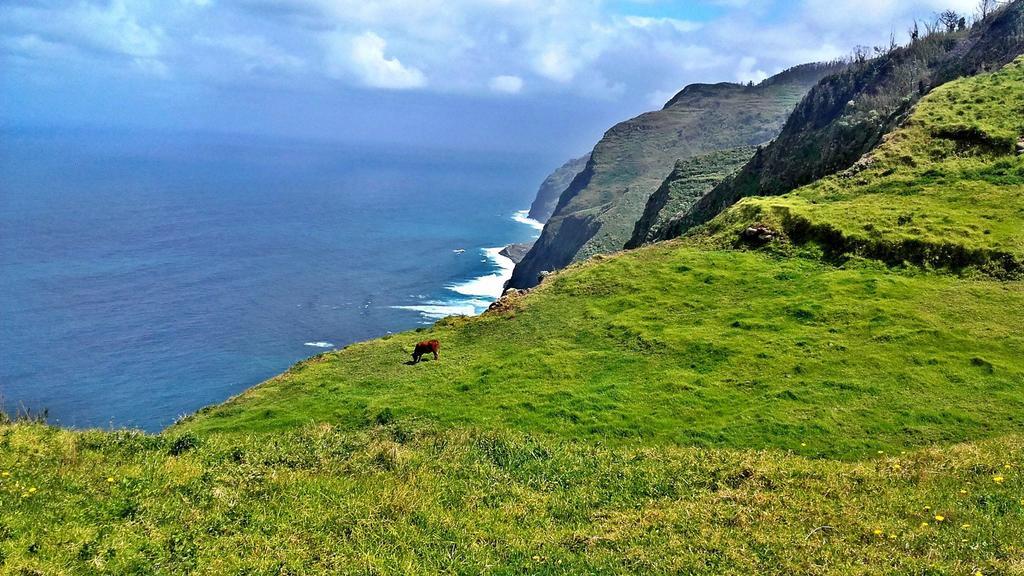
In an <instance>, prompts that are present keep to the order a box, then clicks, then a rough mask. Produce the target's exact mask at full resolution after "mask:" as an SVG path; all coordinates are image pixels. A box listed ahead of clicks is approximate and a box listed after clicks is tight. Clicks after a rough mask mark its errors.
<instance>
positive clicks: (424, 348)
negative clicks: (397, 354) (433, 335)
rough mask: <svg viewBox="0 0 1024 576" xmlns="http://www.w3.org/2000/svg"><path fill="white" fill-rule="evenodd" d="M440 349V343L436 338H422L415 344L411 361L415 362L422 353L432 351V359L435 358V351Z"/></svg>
mask: <svg viewBox="0 0 1024 576" xmlns="http://www.w3.org/2000/svg"><path fill="white" fill-rule="evenodd" d="M440 349H441V343H440V342H438V341H437V340H424V341H423V342H420V343H419V344H417V345H416V350H413V353H412V363H413V364H416V363H418V362H419V361H420V358H421V357H422V356H423V355H424V354H428V353H430V352H433V353H434V360H437V352H438V350H440Z"/></svg>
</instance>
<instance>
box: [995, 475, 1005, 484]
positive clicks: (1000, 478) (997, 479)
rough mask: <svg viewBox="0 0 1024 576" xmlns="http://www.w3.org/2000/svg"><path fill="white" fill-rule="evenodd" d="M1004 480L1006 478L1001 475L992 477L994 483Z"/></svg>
mask: <svg viewBox="0 0 1024 576" xmlns="http://www.w3.org/2000/svg"><path fill="white" fill-rule="evenodd" d="M1004 480H1006V478H1003V477H1002V476H995V477H993V478H992V481H993V482H995V483H996V484H1002V483H1003V481H1004Z"/></svg>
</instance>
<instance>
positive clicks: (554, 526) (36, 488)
mask: <svg viewBox="0 0 1024 576" xmlns="http://www.w3.org/2000/svg"><path fill="white" fill-rule="evenodd" d="M192 444H198V447H194V448H191V449H189V446H190V445H192ZM0 448H2V449H0V471H3V472H2V473H0V511H2V512H0V572H2V573H5V574H48V575H57V574H94V573H95V574H101V573H102V574H119V575H122V574H187V573H198V574H268V575H269V574H321V573H331V574H338V573H342V574H437V573H458V574H480V573H495V574H613V573H615V574H627V573H629V574H641V573H642V574H679V573H685V574H823V573H856V574H894V573H900V574H965V575H966V574H974V573H975V572H976V571H980V572H981V573H982V574H986V575H987V574H1020V573H1022V572H1024V560H1022V559H1024V530H1021V527H1022V526H1024V502H1022V498H1024V476H1022V474H1021V470H1022V469H1024V440H1022V439H1021V437H1019V436H1017V437H1003V438H1001V439H999V440H994V441H989V442H982V443H977V444H972V445H969V446H958V447H952V448H944V449H941V450H940V449H932V450H924V451H919V452H912V453H908V454H905V455H900V454H890V455H886V456H884V457H878V458H877V459H874V460H871V461H867V462H859V463H843V462H838V461H833V460H807V459H805V458H802V457H799V456H795V455H792V454H788V453H785V452H781V451H767V452H753V451H732V450H700V449H694V448H676V447H671V448H636V449H632V448H631V449H614V450H613V449H608V448H603V447H601V446H597V445H588V444H581V443H567V442H562V441H556V440H551V439H530V438H524V437H522V436H521V435H508V434H466V433H461V432H445V433H422V432H420V433H416V432H411V431H410V430H409V429H407V428H402V427H397V426H394V425H391V426H387V427H380V428H376V429H374V430H372V431H369V432H365V433H344V432H339V431H337V430H334V429H331V428H330V427H325V426H310V427H306V428H304V429H302V430H297V431H289V432H283V433H281V434H279V435H274V436H272V437H268V436H266V435H257V436H251V437H245V438H242V437H227V436H218V435H214V436H209V437H202V438H199V439H191V438H189V437H184V438H174V437H169V436H168V435H164V436H161V437H152V436H149V437H147V436H142V435H137V434H129V433H103V432H86V433H74V432H67V431H61V430H56V429H53V428H46V427H43V426H38V425H13V426H0ZM172 453H174V454H177V455H172ZM3 473H7V474H10V475H9V476H2V474H3ZM108 479H109V481H108ZM936 515H938V516H941V517H942V518H943V521H942V522H938V521H936V519H935V517H936ZM924 524H927V525H924Z"/></svg>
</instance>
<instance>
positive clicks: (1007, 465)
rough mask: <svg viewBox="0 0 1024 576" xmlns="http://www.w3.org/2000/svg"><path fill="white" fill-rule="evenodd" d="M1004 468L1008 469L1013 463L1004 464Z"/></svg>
mask: <svg viewBox="0 0 1024 576" xmlns="http://www.w3.org/2000/svg"><path fill="white" fill-rule="evenodd" d="M1003 468H1006V469H1007V470H1009V469H1011V468H1013V464H1006V465H1004V466H1003Z"/></svg>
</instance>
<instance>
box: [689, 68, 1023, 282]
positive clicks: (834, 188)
mask: <svg viewBox="0 0 1024 576" xmlns="http://www.w3.org/2000/svg"><path fill="white" fill-rule="evenodd" d="M1022 137H1024V58H1018V59H1017V60H1016V61H1014V62H1013V63H1011V64H1009V65H1007V66H1006V67H1005V68H1004V69H1003V70H1002V71H1000V72H999V73H998V74H992V75H987V76H981V77H978V78H975V79H972V80H971V81H958V82H953V83H950V84H947V85H945V86H943V87H941V88H938V89H936V90H935V91H934V92H932V93H931V94H929V95H928V96H927V97H926V98H924V99H923V100H922V101H921V103H920V105H919V106H918V107H917V109H916V111H915V113H914V115H913V117H912V118H911V119H910V120H909V121H908V122H907V123H906V124H905V125H904V126H903V127H902V128H900V129H899V130H897V131H895V132H894V133H892V134H890V135H889V136H888V137H887V138H886V142H885V143H884V144H882V145H881V146H880V147H879V148H878V149H877V150H875V151H874V152H873V153H872V154H871V155H870V156H867V157H865V158H864V159H862V160H861V161H860V162H859V163H858V164H857V165H856V166H854V167H853V168H851V169H850V170H847V171H845V172H843V173H840V174H838V175H836V176H833V177H829V178H825V179H823V180H820V181H818V182H816V183H814V184H812V185H810V186H806V187H804V188H800V189H798V190H796V191H795V192H793V193H791V194H787V195H785V196H780V197H765V198H750V199H747V200H744V201H743V202H741V203H740V204H739V205H737V207H736V208H735V209H734V210H733V213H732V214H726V215H724V216H723V217H722V218H720V219H718V220H717V221H715V222H713V223H712V224H711V225H710V226H709V227H708V228H709V230H711V231H714V233H716V234H721V232H719V230H726V229H728V228H729V227H733V228H735V227H736V226H737V225H739V226H744V225H746V224H747V223H749V222H753V221H761V222H772V223H776V224H775V227H776V228H778V229H779V231H780V232H784V233H785V234H786V235H787V236H788V237H789V239H790V240H792V241H795V242H808V241H810V242H814V243H817V244H820V245H821V246H822V247H823V248H824V249H825V250H826V251H828V252H829V255H830V256H832V257H837V256H845V255H849V254H855V255H862V256H868V257H872V258H877V259H881V260H885V261H888V262H889V263H893V264H898V263H901V262H903V261H909V262H913V263H916V264H923V265H927V266H931V267H947V268H953V269H963V268H977V269H979V270H980V271H982V272H985V273H988V274H991V275H995V276H999V277H1018V276H1020V274H1021V272H1022V267H1024V225H1022V223H1024V157H1022V156H1020V152H1019V151H1018V149H1017V148H1018V142H1020V141H1021V139H1022ZM732 233H733V232H730V233H729V234H732Z"/></svg>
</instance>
